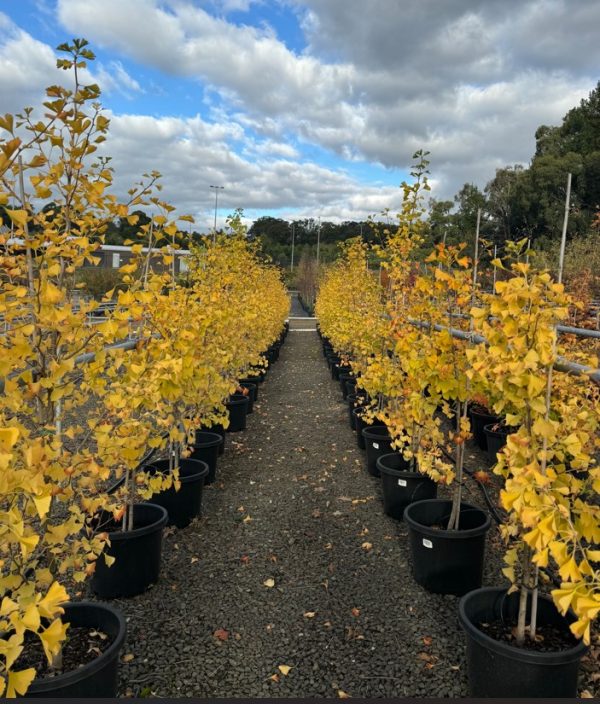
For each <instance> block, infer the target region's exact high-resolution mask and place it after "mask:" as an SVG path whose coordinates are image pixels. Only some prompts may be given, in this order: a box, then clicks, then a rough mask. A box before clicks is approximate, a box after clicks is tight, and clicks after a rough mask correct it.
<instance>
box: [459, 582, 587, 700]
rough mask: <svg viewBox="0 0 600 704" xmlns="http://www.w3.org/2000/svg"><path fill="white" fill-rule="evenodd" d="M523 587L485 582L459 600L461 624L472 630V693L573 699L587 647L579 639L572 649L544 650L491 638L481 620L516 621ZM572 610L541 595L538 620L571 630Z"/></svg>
mask: <svg viewBox="0 0 600 704" xmlns="http://www.w3.org/2000/svg"><path fill="white" fill-rule="evenodd" d="M518 609H519V593H518V592H515V593H514V594H507V592H506V589H505V588H502V587H484V588H483V589H477V590H475V591H472V592H470V593H469V594H466V595H465V596H463V598H462V599H461V600H460V603H459V605H458V616H459V620H460V624H461V626H462V627H463V629H464V630H465V633H466V636H467V664H468V671H469V690H470V695H471V697H477V698H479V697H494V698H508V697H518V698H520V699H528V698H529V697H541V698H544V699H554V698H561V699H562V698H565V699H574V698H575V697H576V696H577V672H578V669H579V661H580V660H581V658H582V656H583V655H585V653H586V651H587V647H586V646H585V645H584V644H583V643H582V642H578V643H577V644H576V645H573V647H571V648H569V649H568V650H562V651H555V652H548V653H540V652H536V651H531V650H525V649H523V648H517V647H515V646H514V645H510V644H509V643H504V642H500V641H497V640H494V639H493V638H490V637H489V636H487V635H486V634H485V633H483V632H482V631H480V630H479V628H478V625H479V624H480V623H490V622H494V621H508V622H509V623H516V617H517V614H518ZM574 620H575V617H574V616H573V615H572V614H568V615H567V617H564V616H561V614H560V613H559V612H558V611H557V609H556V607H555V606H554V604H553V603H552V600H551V599H550V598H548V597H547V596H545V595H540V597H539V599H538V624H540V625H542V624H552V625H554V626H557V627H558V628H560V629H561V630H564V631H565V632H569V623H571V622H572V621H574Z"/></svg>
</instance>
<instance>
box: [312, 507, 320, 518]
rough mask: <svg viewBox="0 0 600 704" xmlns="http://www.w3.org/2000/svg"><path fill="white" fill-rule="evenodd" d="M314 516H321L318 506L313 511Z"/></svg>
mask: <svg viewBox="0 0 600 704" xmlns="http://www.w3.org/2000/svg"><path fill="white" fill-rule="evenodd" d="M312 517H313V518H321V512H320V511H319V509H318V508H316V509H315V510H314V511H313V512H312Z"/></svg>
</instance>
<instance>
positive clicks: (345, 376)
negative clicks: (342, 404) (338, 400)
mask: <svg viewBox="0 0 600 704" xmlns="http://www.w3.org/2000/svg"><path fill="white" fill-rule="evenodd" d="M351 379H354V376H353V375H352V374H350V373H349V372H340V374H339V375H338V381H339V382H340V388H341V390H342V398H343V399H344V401H345V400H346V397H347V396H348V390H347V389H346V382H347V381H350V380H351Z"/></svg>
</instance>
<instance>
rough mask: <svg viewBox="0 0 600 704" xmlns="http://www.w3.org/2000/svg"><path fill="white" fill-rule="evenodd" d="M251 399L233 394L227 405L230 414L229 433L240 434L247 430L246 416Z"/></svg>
mask: <svg viewBox="0 0 600 704" xmlns="http://www.w3.org/2000/svg"><path fill="white" fill-rule="evenodd" d="M249 403H250V399H249V398H248V397H247V396H243V395H242V394H232V395H231V396H230V397H229V400H228V401H227V402H226V403H225V406H226V407H227V410H228V412H229V426H228V427H227V432H228V433H238V432H239V431H240V430H246V416H247V415H248V404H249Z"/></svg>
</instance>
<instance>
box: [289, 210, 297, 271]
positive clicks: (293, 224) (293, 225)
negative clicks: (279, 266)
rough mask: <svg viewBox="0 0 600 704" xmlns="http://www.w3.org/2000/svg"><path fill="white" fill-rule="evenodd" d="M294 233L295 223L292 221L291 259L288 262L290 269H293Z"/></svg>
mask: <svg viewBox="0 0 600 704" xmlns="http://www.w3.org/2000/svg"><path fill="white" fill-rule="evenodd" d="M295 235H296V223H295V222H293V223H292V261H291V263H290V271H291V272H293V271H294V238H295Z"/></svg>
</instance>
